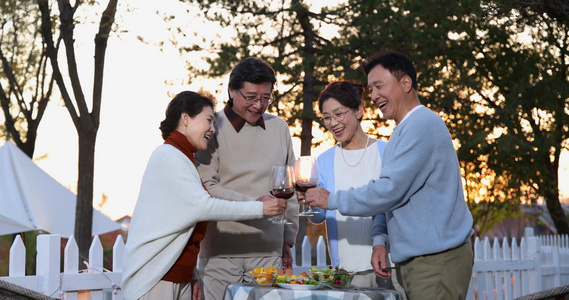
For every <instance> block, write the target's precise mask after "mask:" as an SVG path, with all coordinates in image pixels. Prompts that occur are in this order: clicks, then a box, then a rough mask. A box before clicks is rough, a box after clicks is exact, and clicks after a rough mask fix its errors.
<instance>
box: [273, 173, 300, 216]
mask: <svg viewBox="0 0 569 300" xmlns="http://www.w3.org/2000/svg"><path fill="white" fill-rule="evenodd" d="M294 183H295V181H294V171H293V169H292V167H291V166H273V167H272V169H271V174H270V176H269V193H271V195H273V196H274V197H276V198H282V199H289V198H290V197H292V196H293V195H294ZM269 220H271V222H273V223H275V224H292V223H290V222H287V220H286V219H285V216H284V213H282V214H280V215H278V216H275V217H272V218H270V219H269Z"/></svg>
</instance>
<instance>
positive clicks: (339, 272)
mask: <svg viewBox="0 0 569 300" xmlns="http://www.w3.org/2000/svg"><path fill="white" fill-rule="evenodd" d="M310 273H311V274H312V278H314V280H315V281H317V282H321V283H324V284H328V285H334V286H341V287H349V286H350V284H351V283H352V279H353V278H354V272H348V271H346V270H345V269H344V268H339V267H330V268H328V269H317V268H315V267H310Z"/></svg>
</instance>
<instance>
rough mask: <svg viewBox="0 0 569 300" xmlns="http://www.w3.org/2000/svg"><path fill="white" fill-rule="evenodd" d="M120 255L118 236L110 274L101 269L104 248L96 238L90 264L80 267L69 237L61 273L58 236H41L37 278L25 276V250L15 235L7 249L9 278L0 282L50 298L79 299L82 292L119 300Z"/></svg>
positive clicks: (73, 244)
mask: <svg viewBox="0 0 569 300" xmlns="http://www.w3.org/2000/svg"><path fill="white" fill-rule="evenodd" d="M123 254H124V241H123V239H122V237H121V236H120V235H119V236H118V237H117V239H116V241H115V244H114V246H113V256H112V257H113V262H112V269H113V271H112V272H109V271H107V270H104V269H103V246H102V245H101V241H100V240H99V237H98V236H95V238H94V239H93V242H92V243H91V247H90V248H89V261H88V262H83V263H84V264H85V266H81V268H80V266H79V248H78V247H77V243H76V242H75V239H74V238H73V236H71V237H70V238H69V240H68V241H67V245H66V246H65V249H64V254H63V256H64V257H63V272H62V271H61V237H60V236H59V235H56V234H42V235H39V236H38V237H37V256H36V275H27V276H26V274H25V270H26V248H25V246H24V243H23V242H22V239H21V238H20V236H17V237H16V239H15V240H14V243H13V244H12V247H11V248H10V262H9V264H10V265H9V268H8V272H9V273H8V277H0V280H4V281H7V282H9V283H13V284H16V285H19V286H21V287H24V288H27V289H30V290H33V291H36V292H39V293H42V294H44V295H47V296H50V297H53V298H60V299H67V300H74V299H79V296H80V294H81V291H90V299H93V300H99V299H107V298H112V299H115V300H121V299H123V297H122V292H121V290H120V285H121V280H122V279H121V277H122V261H123ZM80 270H82V271H81V272H80ZM109 295H110V296H109ZM86 298H88V297H86Z"/></svg>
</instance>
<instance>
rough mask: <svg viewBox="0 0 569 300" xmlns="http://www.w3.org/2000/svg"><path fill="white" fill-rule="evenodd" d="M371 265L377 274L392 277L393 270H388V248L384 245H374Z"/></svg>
mask: <svg viewBox="0 0 569 300" xmlns="http://www.w3.org/2000/svg"><path fill="white" fill-rule="evenodd" d="M371 266H372V268H373V271H374V272H375V275H377V276H379V277H381V278H391V272H389V271H387V270H386V268H387V249H385V246H383V245H375V246H373V252H372V254H371Z"/></svg>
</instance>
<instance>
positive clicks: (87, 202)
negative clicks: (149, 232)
mask: <svg viewBox="0 0 569 300" xmlns="http://www.w3.org/2000/svg"><path fill="white" fill-rule="evenodd" d="M78 132H79V164H78V166H79V168H78V171H79V172H78V173H79V175H78V176H79V178H78V180H77V207H76V210H75V230H74V234H75V240H76V241H77V246H78V247H79V258H80V260H79V263H80V266H82V261H83V260H87V261H88V260H89V247H90V246H91V236H92V232H93V228H92V224H93V221H92V220H93V178H94V169H95V141H96V138H97V127H95V126H93V125H92V124H87V123H86V122H82V123H81V128H80V129H79V130H78Z"/></svg>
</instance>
